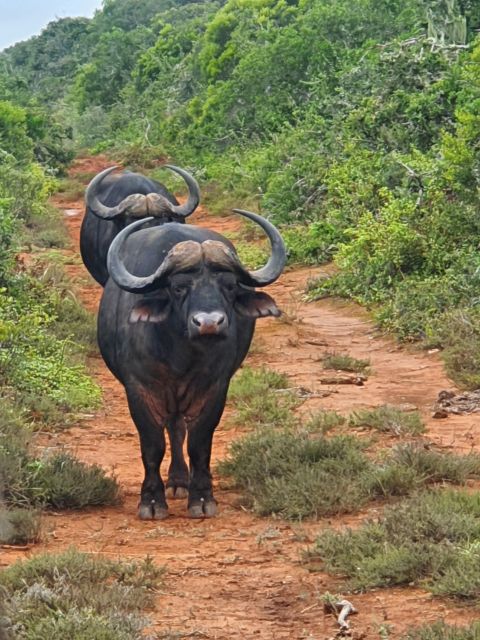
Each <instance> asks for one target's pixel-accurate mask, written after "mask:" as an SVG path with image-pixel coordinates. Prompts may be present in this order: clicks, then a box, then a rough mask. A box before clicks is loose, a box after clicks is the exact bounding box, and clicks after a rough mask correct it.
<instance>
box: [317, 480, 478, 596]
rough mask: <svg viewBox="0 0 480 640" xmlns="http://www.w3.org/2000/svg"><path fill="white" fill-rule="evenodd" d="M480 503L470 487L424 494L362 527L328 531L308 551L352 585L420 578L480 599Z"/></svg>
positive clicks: (436, 588) (437, 590)
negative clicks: (463, 489) (468, 490)
mask: <svg viewBox="0 0 480 640" xmlns="http://www.w3.org/2000/svg"><path fill="white" fill-rule="evenodd" d="M479 545H480V501H479V496H478V495H477V494H472V493H468V492H466V491H454V490H437V491H433V492H426V493H423V494H420V495H418V496H416V497H413V498H410V499H408V500H405V501H403V502H401V503H398V504H396V505H395V506H392V507H388V508H387V509H386V510H385V513H384V515H383V516H382V517H381V518H380V519H379V520H378V521H367V522H366V523H365V524H363V525H362V526H361V527H360V528H359V529H358V530H355V531H353V530H351V529H346V530H344V531H340V532H337V531H325V532H323V533H322V534H320V536H319V537H318V538H317V541H316V543H315V546H314V547H313V548H312V549H311V550H310V551H309V553H308V558H309V560H310V561H312V560H314V561H315V562H316V561H320V562H321V563H322V564H323V565H324V567H325V568H326V569H327V571H330V572H332V573H335V574H339V575H342V576H346V577H348V578H349V580H350V582H349V586H350V588H354V589H366V588H374V587H386V586H395V585H402V584H409V583H411V582H419V581H422V584H424V585H426V586H427V587H428V589H429V590H431V591H432V592H433V593H434V594H437V595H449V596H452V597H456V598H462V599H466V600H471V601H474V602H476V601H478V600H479V598H480V581H479V580H478V568H479V566H480V555H479V551H478V550H479V548H480V546H479Z"/></svg>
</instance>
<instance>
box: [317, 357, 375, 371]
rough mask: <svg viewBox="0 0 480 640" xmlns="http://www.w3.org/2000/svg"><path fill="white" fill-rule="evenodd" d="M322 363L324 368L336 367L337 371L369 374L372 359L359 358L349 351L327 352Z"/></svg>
mask: <svg viewBox="0 0 480 640" xmlns="http://www.w3.org/2000/svg"><path fill="white" fill-rule="evenodd" d="M322 364H323V368H324V369H335V370H336V371H351V372H353V373H364V374H368V373H369V371H370V360H359V359H357V358H353V357H352V356H349V355H348V354H347V353H325V354H324V356H323V358H322Z"/></svg>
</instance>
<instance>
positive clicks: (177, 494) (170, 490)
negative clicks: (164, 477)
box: [165, 487, 188, 500]
mask: <svg viewBox="0 0 480 640" xmlns="http://www.w3.org/2000/svg"><path fill="white" fill-rule="evenodd" d="M165 495H166V497H167V498H170V499H172V500H184V499H185V498H188V489H186V488H185V487H167V488H166V490H165Z"/></svg>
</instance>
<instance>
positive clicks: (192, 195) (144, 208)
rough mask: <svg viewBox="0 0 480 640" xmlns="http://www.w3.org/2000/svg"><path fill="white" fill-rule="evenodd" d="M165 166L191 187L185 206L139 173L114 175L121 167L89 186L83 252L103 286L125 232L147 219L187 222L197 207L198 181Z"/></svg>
mask: <svg viewBox="0 0 480 640" xmlns="http://www.w3.org/2000/svg"><path fill="white" fill-rule="evenodd" d="M165 166H166V167H168V168H169V169H171V170H172V171H175V173H178V174H179V175H181V176H182V178H183V179H184V180H185V182H186V183H187V185H188V190H189V194H188V200H187V202H186V203H185V204H183V205H179V204H178V201H177V199H176V198H175V196H173V195H172V194H171V193H170V192H169V191H168V189H166V188H165V187H164V186H163V185H162V184H160V183H159V182H156V181H155V180H150V179H149V178H146V177H145V176H142V175H140V174H139V173H131V172H129V171H126V172H125V173H122V174H117V175H110V174H111V173H112V171H114V170H115V169H116V168H117V167H109V168H108V169H105V171H102V172H101V173H99V174H98V175H97V176H95V178H93V180H92V181H91V182H90V184H89V185H88V187H87V190H86V193H85V204H86V210H85V217H84V219H83V223H82V228H81V231H80V253H81V254H82V259H83V262H84V264H85V266H86V267H87V269H88V271H89V272H90V274H91V276H92V277H93V278H94V279H95V280H96V281H97V282H98V283H99V284H101V285H102V286H105V283H106V282H107V280H108V271H107V253H108V249H109V248H110V245H111V243H112V240H113V239H114V238H115V236H116V235H117V234H118V233H119V232H120V231H121V230H122V229H124V228H125V227H126V226H127V225H129V224H130V223H131V222H132V221H133V220H135V219H138V218H146V217H147V216H153V218H152V219H151V220H152V222H151V223H150V224H151V226H156V225H159V224H163V223H164V222H172V221H175V222H184V221H185V218H186V217H187V216H189V215H190V214H191V213H193V212H194V211H195V209H196V208H197V206H198V203H199V201H200V192H199V188H198V184H197V182H196V180H195V179H194V178H193V177H192V176H191V175H190V174H189V173H187V172H186V171H185V170H184V169H180V168H179V167H175V166H173V165H168V164H167V165H165Z"/></svg>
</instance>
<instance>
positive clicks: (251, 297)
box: [235, 291, 282, 318]
mask: <svg viewBox="0 0 480 640" xmlns="http://www.w3.org/2000/svg"><path fill="white" fill-rule="evenodd" d="M235 310H236V311H237V312H238V313H239V314H240V315H242V316H248V317H249V318H266V317H267V316H275V317H278V316H279V315H281V313H282V312H281V311H280V309H279V308H278V307H277V305H276V304H275V300H274V299H273V298H271V297H270V296H269V295H268V294H266V293H263V291H244V292H242V293H241V294H240V295H239V296H238V297H237V299H236V301H235Z"/></svg>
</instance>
